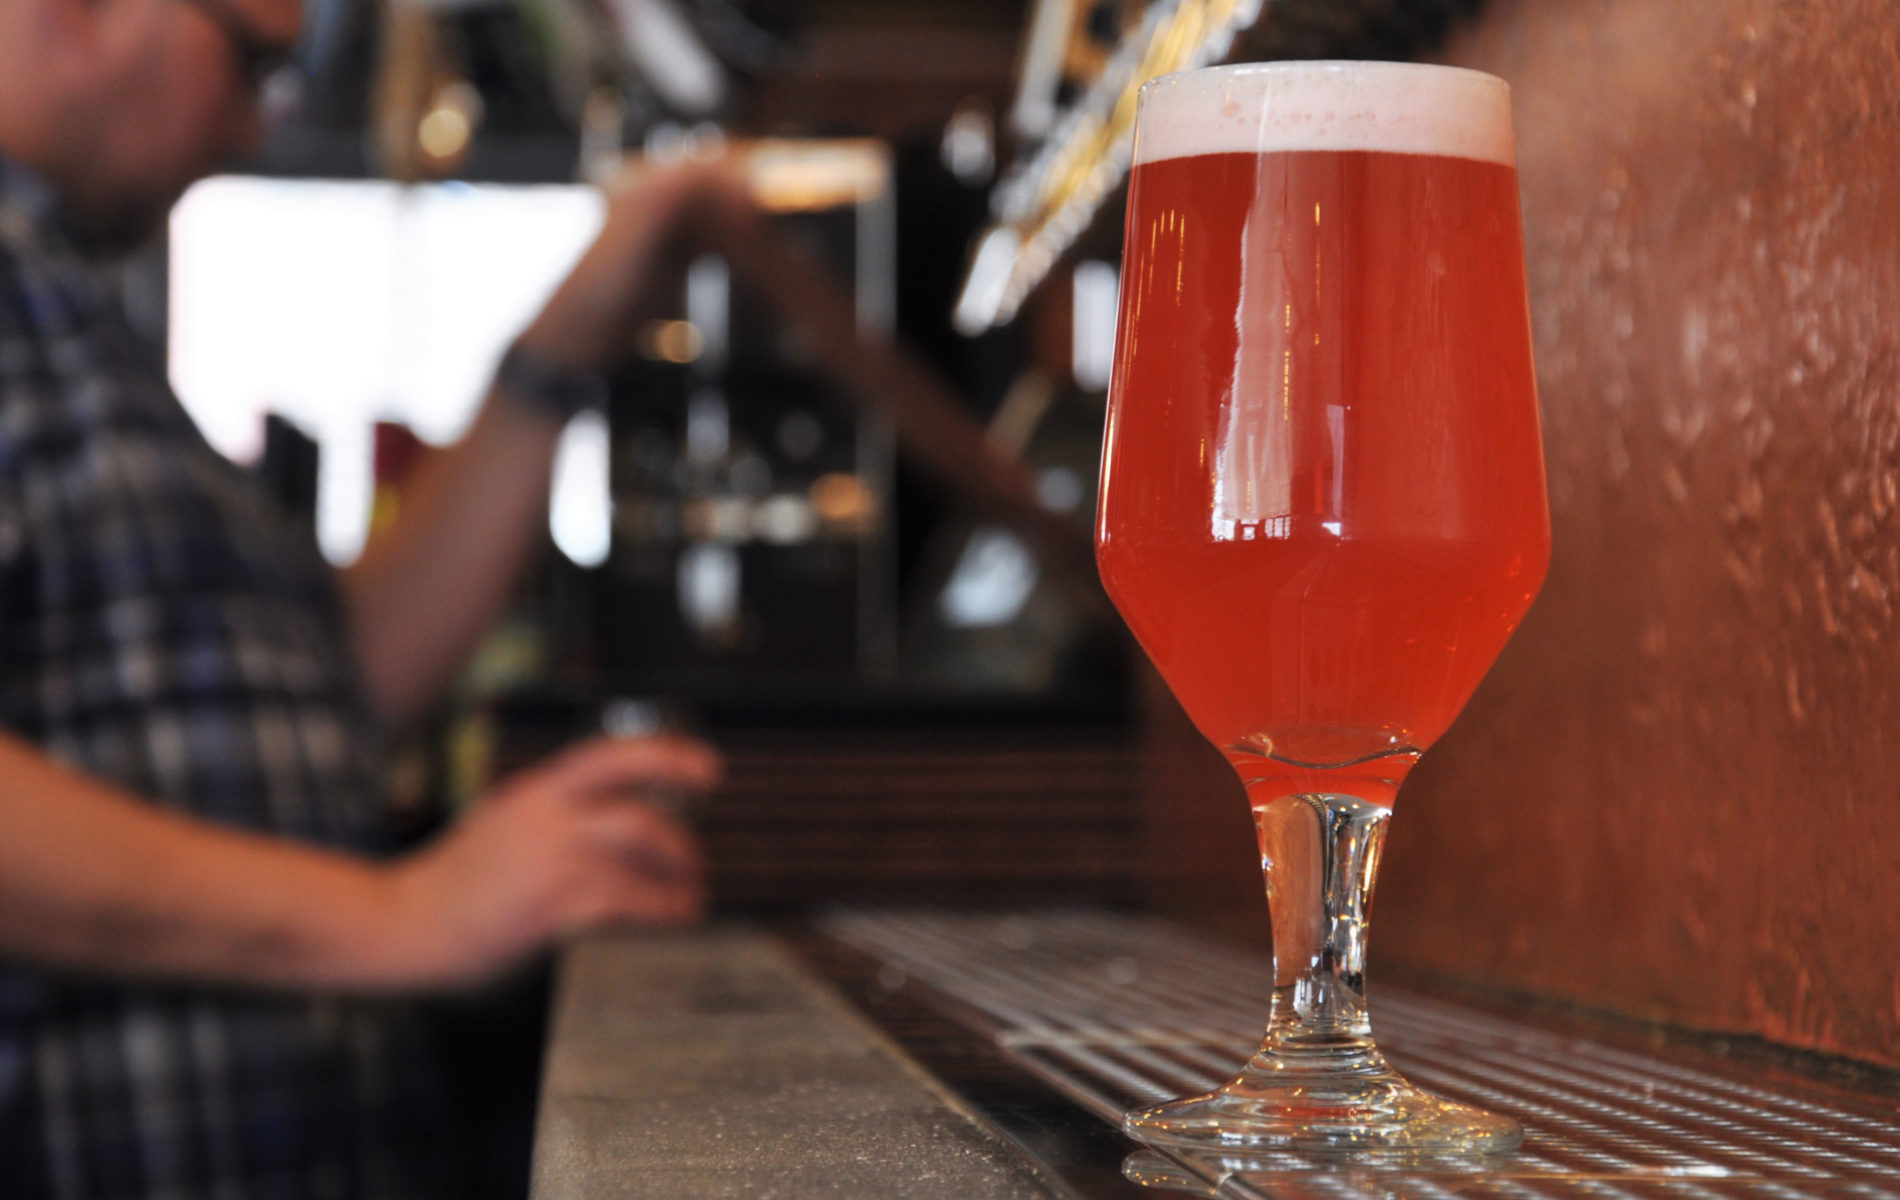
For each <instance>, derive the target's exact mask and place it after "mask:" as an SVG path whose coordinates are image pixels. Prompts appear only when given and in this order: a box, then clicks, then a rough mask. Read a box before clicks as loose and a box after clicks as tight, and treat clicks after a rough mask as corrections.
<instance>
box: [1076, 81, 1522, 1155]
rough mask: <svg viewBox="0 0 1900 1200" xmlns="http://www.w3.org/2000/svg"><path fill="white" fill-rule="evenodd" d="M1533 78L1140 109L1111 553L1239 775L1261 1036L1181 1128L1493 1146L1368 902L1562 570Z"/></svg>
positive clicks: (1242, 1135) (1270, 87)
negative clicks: (1399, 807) (1540, 386)
mask: <svg viewBox="0 0 1900 1200" xmlns="http://www.w3.org/2000/svg"><path fill="white" fill-rule="evenodd" d="M1514 164H1515V157H1514V149H1513V142H1512V133H1511V117H1510V92H1509V89H1508V88H1507V87H1506V85H1505V84H1504V82H1503V81H1502V80H1499V79H1496V78H1494V77H1492V76H1489V75H1484V74H1480V73H1478V72H1475V71H1465V70H1458V69H1454V68H1448V67H1434V66H1420V65H1413V64H1390V63H1312V62H1307V63H1280V64H1271V65H1259V64H1248V65H1241V66H1231V67H1217V68H1212V69H1208V70H1201V71H1188V72H1183V73H1181V74H1178V75H1169V76H1165V77H1162V78H1160V79H1156V80H1154V81H1153V82H1151V83H1149V84H1148V85H1147V86H1146V87H1145V88H1144V89H1143V90H1142V94H1141V100H1140V106H1139V109H1138V116H1137V119H1136V126H1135V161H1134V168H1133V173H1132V176H1131V179H1130V186H1129V198H1128V223H1127V240H1126V245H1125V250H1124V259H1123V268H1122V296H1121V316H1120V325H1119V327H1118V330H1117V333H1116V339H1117V340H1116V352H1115V367H1114V376H1113V382H1112V384H1111V386H1110V392H1109V408H1108V420H1107V431H1106V435H1105V439H1106V440H1105V445H1104V447H1103V455H1102V492H1101V502H1100V505H1099V508H1098V515H1097V529H1096V560H1097V563H1098V565H1099V567H1100V569H1101V574H1102V582H1103V584H1104V585H1105V586H1106V587H1107V589H1108V593H1109V595H1110V597H1111V598H1112V599H1113V600H1114V602H1115V605H1116V607H1117V609H1118V610H1119V611H1120V612H1121V614H1122V616H1123V618H1124V619H1125V620H1126V621H1127V622H1128V625H1129V627H1130V628H1131V629H1132V630H1133V631H1134V633H1135V636H1136V637H1137V638H1138V639H1139V640H1140V642H1141V645H1142V647H1143V649H1144V650H1146V651H1147V653H1148V655H1149V657H1150V658H1152V659H1153V660H1154V663H1155V666H1156V668H1157V669H1158V670H1159V671H1160V673H1161V675H1162V677H1163V678H1164V679H1165V680H1166V681H1167V683H1168V686H1169V687H1170V688H1171V689H1172V690H1173V692H1174V695H1175V697H1176V698H1177V699H1178V700H1179V701H1180V702H1181V705H1182V707H1183V708H1184V709H1185V710H1186V711H1187V713H1188V715H1189V717H1191V718H1192V719H1193V721H1194V723H1195V725H1196V726H1197V727H1198V728H1199V729H1200V731H1201V733H1202V734H1204V735H1205V736H1206V737H1207V738H1208V739H1209V740H1210V741H1212V742H1213V743H1214V745H1215V746H1217V747H1218V748H1219V749H1220V750H1221V751H1223V752H1224V753H1225V754H1226V756H1227V759H1228V761H1229V762H1230V763H1232V764H1233V767H1234V769H1235V770H1236V771H1237V772H1238V773H1239V775H1240V778H1241V781H1242V782H1243V783H1244V785H1245V787H1246V793H1247V798H1248V801H1249V803H1250V805H1251V806H1252V809H1253V815H1254V822H1255V826H1256V828H1257V830H1258V833H1259V840H1260V854H1261V861H1262V865H1263V868H1264V870H1265V874H1266V885H1267V896H1268V899H1269V902H1270V906H1271V909H1272V921H1273V952H1274V993H1273V1002H1272V1011H1271V1015H1270V1018H1269V1023H1268V1028H1267V1033H1266V1038H1265V1041H1264V1043H1263V1044H1262V1045H1261V1047H1260V1050H1259V1052H1258V1053H1257V1054H1255V1055H1254V1057H1253V1059H1252V1060H1251V1061H1250V1062H1249V1063H1248V1064H1247V1065H1246V1067H1245V1069H1243V1070H1242V1071H1241V1073H1240V1075H1239V1076H1238V1077H1236V1078H1235V1079H1234V1080H1232V1081H1231V1082H1229V1083H1227V1084H1225V1085H1223V1086H1221V1087H1220V1088H1218V1089H1216V1090H1215V1091H1213V1092H1211V1093H1209V1094H1207V1095H1204V1096H1196V1097H1192V1098H1188V1099H1184V1100H1177V1101H1173V1102H1171V1103H1167V1104H1162V1105H1159V1106H1158V1107H1155V1108H1150V1109H1145V1110H1141V1111H1137V1112H1134V1113H1130V1114H1129V1115H1128V1117H1127V1118H1126V1122H1125V1124H1126V1128H1127V1130H1128V1131H1129V1132H1130V1133H1131V1134H1134V1135H1135V1136H1137V1137H1140V1138H1143V1139H1145V1140H1149V1141H1155V1142H1161V1143H1174V1144H1179V1145H1187V1146H1215V1147H1275V1148H1291V1149H1324V1148H1375V1149H1392V1150H1403V1151H1424V1152H1438V1151H1446V1150H1451V1151H1456V1150H1502V1149H1508V1148H1510V1147H1511V1146H1514V1145H1516V1144H1517V1142H1518V1140H1519V1139H1520V1137H1521V1133H1520V1131H1519V1130H1518V1128H1517V1126H1516V1125H1515V1123H1513V1122H1511V1121H1509V1120H1507V1119H1505V1118H1502V1117H1498V1116H1495V1115H1492V1114H1489V1113H1485V1112H1482V1111H1479V1110H1477V1109H1474V1108H1471V1107H1468V1106H1466V1105H1462V1104H1457V1103H1453V1102H1451V1101H1448V1100H1444V1099H1440V1098H1438V1097H1435V1096H1432V1095H1429V1094H1428V1093H1425V1092H1423V1091H1421V1090H1419V1089H1418V1088H1416V1087H1414V1086H1412V1085H1411V1084H1409V1083H1407V1082H1406V1081H1405V1080H1404V1079H1403V1078H1401V1077H1400V1076H1399V1075H1398V1074H1397V1073H1396V1072H1395V1071H1393V1070H1392V1068H1391V1067H1390V1066H1388V1065H1387V1064H1386V1062H1385V1060H1384V1059H1383V1057H1382V1056H1381V1055H1380V1053H1379V1050H1378V1048H1377V1047H1376V1046H1375V1045H1374V1043H1373V1039H1372V1032H1371V1026H1370V1023H1369V1021H1368V1018H1367V1011H1366V1001H1365V991H1364V971H1365V956H1366V915H1367V908H1368V905H1369V903H1370V900H1371V897H1372V885H1373V878H1374V875H1375V874H1376V872H1377V870H1378V865H1379V852H1380V847H1381V845H1382V843H1383V841H1384V836H1385V828H1386V821H1387V819H1388V818H1389V817H1390V815H1391V806H1392V800H1393V795H1394V793H1395V792H1396V791H1397V790H1398V787H1399V784H1400V783H1401V782H1402V781H1403V780H1404V778H1405V775H1406V773H1407V772H1408V771H1410V769H1411V768H1412V765H1413V764H1414V763H1415V762H1417V760H1418V757H1419V755H1420V753H1421V752H1423V751H1424V750H1425V749H1426V748H1427V747H1429V746H1430V745H1431V744H1432V743H1433V742H1434V741H1436V740H1437V739H1438V737H1439V735H1440V734H1442V733H1444V731H1445V728H1446V726H1447V725H1449V724H1450V723H1451V721H1452V719H1453V718H1454V717H1455V716H1457V714H1458V711H1459V710H1460V709H1461V708H1462V707H1463V706H1464V704H1465V701H1466V700H1467V699H1468V698H1469V697H1470V695H1471V692H1472V689H1473V688H1475V687H1476V686H1477V684H1478V680H1479V679H1480V678H1481V677H1482V676H1483V675H1484V673H1485V671H1486V670H1487V669H1489V667H1490V666H1491V663H1492V660H1493V659H1495V658H1496V657H1497V654H1498V651H1499V650H1500V649H1501V648H1502V647H1503V645H1504V643H1505V640H1506V639H1507V638H1509V637H1510V635H1511V632H1512V630H1513V629H1515V628H1516V627H1517V624H1518V622H1519V620H1520V619H1522V617H1523V616H1524V613H1525V610H1526V609H1527V608H1528V607H1529V606H1530V603H1531V598H1532V597H1533V596H1534V595H1535V594H1536V592H1537V589H1538V587H1539V586H1540V585H1541V584H1542V582H1543V578H1544V571H1545V568H1546V566H1547V564H1548V562H1549V557H1550V519H1549V512H1548V506H1547V502H1546V498H1545V487H1544V464H1543V451H1542V447H1541V442H1540V437H1539V430H1538V418H1537V397H1536V389H1535V384H1534V381H1533V378H1532V369H1531V347H1530V323H1529V318H1528V313H1527V307H1526V301H1525V283H1524V259H1523V235H1522V231H1521V227H1520V222H1519V216H1518V201H1517V174H1516V168H1515V165H1514Z"/></svg>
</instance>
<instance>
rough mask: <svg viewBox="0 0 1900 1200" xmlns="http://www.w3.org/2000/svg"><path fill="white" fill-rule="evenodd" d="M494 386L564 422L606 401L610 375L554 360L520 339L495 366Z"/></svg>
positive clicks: (517, 400)
mask: <svg viewBox="0 0 1900 1200" xmlns="http://www.w3.org/2000/svg"><path fill="white" fill-rule="evenodd" d="M495 388H496V389H497V390H498V391H500V392H501V394H502V395H504V396H506V397H508V398H509V399H510V400H513V401H515V402H516V403H517V404H520V405H521V406H523V407H524V408H528V409H532V410H533V411H535V412H538V413H540V414H541V415H543V416H545V417H548V418H551V419H553V420H555V421H559V422H560V423H561V424H563V425H565V424H566V423H567V422H569V421H571V420H573V419H574V417H575V416H576V415H577V414H579V413H582V412H585V411H587V410H588V409H590V408H600V407H603V406H604V405H605V404H606V403H607V377H606V376H604V375H602V374H601V373H600V372H599V371H592V370H587V369H585V368H575V367H564V366H560V365H559V364H557V363H551V362H549V361H548V360H547V359H545V358H542V357H541V356H540V355H538V354H536V353H535V352H534V351H532V350H525V349H523V348H522V346H521V344H520V343H519V342H517V343H515V344H514V345H512V346H509V347H508V352H507V353H506V354H503V355H502V356H501V364H500V365H499V366H497V367H496V368H495Z"/></svg>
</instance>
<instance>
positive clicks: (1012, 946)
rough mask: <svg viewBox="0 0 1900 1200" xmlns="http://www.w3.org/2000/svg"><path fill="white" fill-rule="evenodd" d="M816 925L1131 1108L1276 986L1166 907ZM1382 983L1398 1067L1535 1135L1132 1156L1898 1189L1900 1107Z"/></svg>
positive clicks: (1226, 1166) (1430, 1172)
mask: <svg viewBox="0 0 1900 1200" xmlns="http://www.w3.org/2000/svg"><path fill="white" fill-rule="evenodd" d="M819 930H820V932H822V933H823V934H825V935H826V936H828V937H830V938H832V939H834V940H836V941H839V942H842V943H844V944H846V945H847V946H850V947H852V948H853V949H855V950H857V951H859V952H860V953H863V954H865V955H867V956H869V957H870V958H871V959H873V960H874V961H875V962H877V963H878V964H880V966H879V975H880V977H882V978H883V979H884V980H885V984H886V986H890V987H895V986H899V985H901V984H903V983H905V982H908V981H910V980H915V981H916V982H918V983H921V984H924V985H926V987H927V988H928V989H930V990H931V991H932V992H933V993H935V994H936V996H938V997H940V998H941V1000H942V1003H941V1005H940V1007H941V1008H942V1009H943V1011H944V1012H945V1015H947V1016H949V1017H950V1018H951V1019H952V1020H954V1021H955V1022H956V1023H957V1024H958V1025H961V1026H963V1027H964V1028H966V1029H968V1030H970V1031H971V1032H973V1033H975V1034H978V1035H980V1036H982V1037H984V1038H987V1039H989V1040H991V1041H992V1042H993V1043H994V1044H995V1045H996V1047H997V1048H998V1049H999V1050H1000V1051H1001V1052H1002V1053H1003V1054H1004V1055H1006V1056H1007V1057H1008V1058H1009V1059H1010V1060H1011V1061H1013V1062H1014V1063H1015V1064H1016V1065H1018V1066H1020V1067H1021V1068H1023V1069H1024V1070H1026V1071H1028V1072H1030V1073H1031V1074H1033V1075H1035V1076H1036V1077H1038V1078H1039V1079H1041V1080H1042V1081H1043V1082H1044V1083H1045V1084H1047V1085H1049V1086H1050V1087H1052V1088H1054V1089H1055V1090H1056V1091H1058V1092H1060V1093H1061V1094H1062V1095H1064V1096H1066V1097H1067V1098H1068V1099H1070V1100H1072V1101H1074V1102H1075V1103H1076V1104H1079V1105H1081V1106H1082V1107H1083V1108H1085V1109H1087V1110H1088V1111H1090V1112H1092V1113H1094V1114H1096V1115H1097V1116H1099V1117H1101V1118H1102V1119H1103V1120H1105V1121H1108V1122H1110V1123H1111V1124H1113V1125H1115V1126H1117V1127H1119V1125H1120V1122H1121V1117H1122V1114H1123V1113H1124V1112H1126V1111H1127V1110H1129V1109H1131V1108H1136V1107H1140V1106H1143V1105H1147V1104H1152V1103H1154V1102H1156V1101H1159V1100H1165V1099H1169V1098H1171V1097H1174V1096H1181V1095H1187V1094H1190V1093H1194V1092H1200V1091H1206V1090H1207V1089H1209V1088H1211V1087H1214V1086H1216V1085H1217V1084H1219V1083H1221V1082H1223V1081H1225V1080H1226V1079H1228V1078H1229V1077H1231V1076H1232V1075H1233V1073H1234V1072H1235V1071H1236V1070H1237V1069H1238V1068H1239V1066H1240V1064H1241V1063H1243V1062H1244V1061H1245V1060H1246V1059H1247V1056H1248V1055H1249V1054H1251V1053H1252V1051H1253V1049H1254V1048H1255V1046H1256V1045H1257V1044H1258V1042H1259V1038H1260V1031H1261V1027H1262V1026H1263V1024H1264V1023H1265V1016H1266V1007H1267V1003H1268V997H1269V996H1270V995H1271V991H1272V978H1271V970H1270V967H1269V966H1268V964H1267V963H1266V962H1265V961H1264V956H1251V955H1248V954H1246V953H1244V952H1242V951H1239V950H1236V949H1234V948H1232V947H1229V946H1224V945H1221V944H1219V943H1216V942H1212V941H1208V940H1204V939H1201V938H1198V937H1196V936H1194V935H1192V934H1190V933H1188V932H1186V931H1184V930H1183V929H1181V928H1180V927H1178V926H1175V925H1172V924H1169V923H1166V922H1163V921H1160V920H1156V919H1152V918H1142V917H1131V916H1123V915H1115V914H1107V913H1102V912H1092V911H1054V912H1039V913H1034V914H1024V915H1014V916H1004V917H996V916H973V915H967V914H945V913H911V912H843V913H837V914H833V915H831V916H829V917H827V918H825V919H824V920H822V921H821V922H820V923H819ZM1372 1000H1373V1003H1372V1013H1373V1021H1374V1027H1375V1032H1376V1033H1377V1035H1378V1038H1379V1044H1380V1047H1381V1048H1382V1049H1383V1050H1384V1051H1385V1052H1386V1055H1387V1057H1388V1058H1389V1059H1390V1060H1391V1061H1392V1063H1393V1065H1394V1066H1396V1067H1397V1068H1398V1069H1399V1070H1400V1071H1402V1072H1403V1073H1404V1074H1405V1075H1406V1076H1407V1077H1409V1078H1411V1079H1412V1080H1413V1081H1414V1082H1416V1083H1419V1084H1420V1085H1422V1086H1424V1087H1427V1088H1430V1089H1431V1090H1433V1091H1436V1092H1438V1093H1440V1094H1442V1095H1445V1096H1448V1097H1451V1098H1453V1099H1457V1100H1463V1101H1467V1102H1469V1103H1472V1104H1477V1105H1481V1106H1483V1107H1485V1108H1489V1109H1492V1110H1494V1111H1496V1112H1500V1113H1504V1114H1507V1115H1509V1116H1512V1117H1515V1118H1516V1119H1517V1120H1519V1121H1520V1122H1522V1123H1523V1125H1524V1128H1525V1131H1526V1137H1525V1142H1524V1146H1523V1148H1522V1149H1521V1150H1519V1151H1517V1152H1516V1153H1514V1154H1510V1155H1505V1156H1501V1157H1497V1158H1480V1159H1471V1158H1451V1157H1446V1158H1440V1159H1432V1160H1413V1161H1409V1162H1406V1163H1403V1164H1390V1165H1380V1164H1378V1163H1372V1162H1368V1161H1366V1160H1363V1159H1361V1160H1352V1161H1342V1160H1339V1159H1327V1158H1323V1157H1317V1156H1307V1155H1300V1154H1294V1153H1270V1154H1257V1155H1249V1156H1248V1157H1247V1158H1246V1159H1245V1160H1244V1161H1243V1160H1237V1159H1231V1158H1229V1159H1217V1158H1207V1159H1201V1158H1199V1157H1198V1156H1197V1157H1196V1158H1195V1159H1194V1160H1193V1161H1187V1160H1185V1159H1183V1158H1179V1157H1171V1156H1164V1155H1158V1154H1153V1153H1147V1154H1143V1155H1138V1156H1137V1157H1136V1158H1134V1159H1131V1160H1130V1163H1129V1167H1128V1173H1129V1175H1130V1177H1131V1178H1134V1177H1137V1176H1139V1177H1141V1178H1143V1179H1147V1180H1149V1181H1151V1182H1156V1183H1158V1184H1163V1185H1167V1186H1176V1187H1186V1188H1188V1189H1189V1190H1200V1191H1203V1192H1204V1193H1207V1194H1211V1192H1212V1190H1213V1189H1214V1188H1216V1187H1217V1188H1218V1191H1219V1194H1220V1195H1222V1196H1236V1197H1250V1196H1275V1197H1301V1198H1304V1197H1316V1198H1318V1197H1365V1196H1380V1197H1400V1196H1403V1197H1412V1196H1418V1197H1439V1196H1452V1195H1459V1196H1484V1197H1490V1196H1496V1197H1513V1198H1522V1200H1536V1198H1541V1197H1552V1198H1555V1197H1571V1196H1593V1197H1645V1196H1670V1197H1683V1198H1704V1200H1714V1198H1726V1197H1739V1196H1749V1197H1763V1198H1777V1200H1797V1198H1801V1197H1818V1196H1828V1197H1834V1196H1859V1197H1870V1198H1871V1197H1891V1198H1894V1200H1900V1105H1896V1104H1894V1103H1892V1102H1882V1101H1881V1100H1880V1099H1878V1098H1875V1097H1869V1096H1865V1095H1860V1094H1857V1093H1851V1092H1846V1091H1837V1090H1835V1089H1831V1088H1828V1087H1826V1086H1825V1085H1822V1084H1819V1083H1808V1082H1806V1081H1803V1080H1800V1079H1794V1078H1784V1077H1782V1076H1780V1075H1779V1074H1777V1075H1776V1077H1775V1078H1773V1079H1772V1080H1763V1079H1762V1078H1760V1077H1759V1075H1751V1074H1750V1073H1749V1072H1748V1071H1747V1070H1746V1069H1744V1068H1740V1067H1737V1068H1735V1069H1734V1070H1732V1071H1731V1070H1726V1069H1725V1067H1724V1066H1723V1065H1722V1064H1719V1063H1710V1062H1702V1061H1688V1060H1686V1059H1683V1058H1682V1057H1681V1056H1677V1057H1676V1058H1671V1057H1659V1056H1656V1055H1651V1054H1646V1053H1641V1052H1637V1051H1633V1050H1629V1049H1624V1048H1621V1047H1618V1046H1616V1045H1611V1044H1608V1043H1605V1042H1601V1041H1593V1040H1589V1039H1586V1038H1581V1037H1577V1036H1572V1035H1568V1034H1564V1033H1559V1032H1553V1031H1551V1030H1548V1029H1544V1028H1540V1027H1537V1026H1534V1025H1530V1024H1525V1023H1522V1022H1518V1021H1512V1020H1508V1019H1505V1018H1501V1017H1497V1016H1493V1015H1491V1014H1489V1013H1485V1012H1481V1011H1478V1010H1475V1009H1470V1008H1465V1007H1462V1006H1459V1005H1456V1004H1451V1003H1447V1002H1445V1001H1442V1000H1437V999H1433V998H1429V997H1425V996H1420V995H1417V994H1413V993H1407V992H1402V991H1398V990H1394V989H1388V988H1383V987H1381V988H1379V989H1377V991H1376V994H1375V995H1374V996H1373V998H1372Z"/></svg>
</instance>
